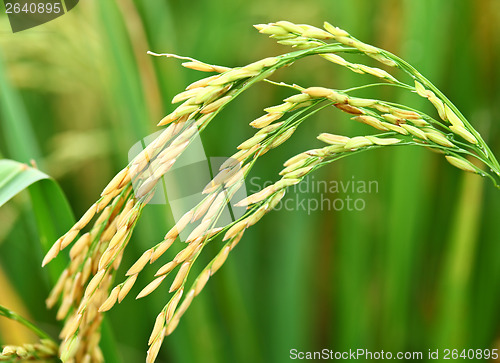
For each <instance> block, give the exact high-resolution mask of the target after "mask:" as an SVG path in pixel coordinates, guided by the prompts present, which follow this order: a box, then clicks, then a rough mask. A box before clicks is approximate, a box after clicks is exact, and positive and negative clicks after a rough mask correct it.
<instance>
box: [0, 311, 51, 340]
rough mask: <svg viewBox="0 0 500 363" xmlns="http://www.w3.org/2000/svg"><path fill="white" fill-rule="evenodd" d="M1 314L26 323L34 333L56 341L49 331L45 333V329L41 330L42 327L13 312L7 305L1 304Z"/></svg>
mask: <svg viewBox="0 0 500 363" xmlns="http://www.w3.org/2000/svg"><path fill="white" fill-rule="evenodd" d="M0 316H3V317H6V318H8V319H11V320H14V321H17V322H18V323H20V324H22V325H24V326H25V327H27V328H28V329H29V330H31V331H32V332H33V333H35V334H36V335H38V336H39V337H40V338H42V339H48V340H50V341H52V342H54V341H53V340H52V338H51V337H50V336H49V335H48V334H47V333H45V332H44V331H43V330H41V329H40V328H38V327H37V326H35V325H34V324H32V323H30V322H29V321H28V320H26V319H25V318H23V317H22V316H21V315H19V314H17V313H15V312H13V311H12V310H9V309H7V308H6V307H4V306H2V305H0ZM54 344H55V342H54Z"/></svg>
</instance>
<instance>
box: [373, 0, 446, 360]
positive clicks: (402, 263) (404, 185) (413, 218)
mask: <svg viewBox="0 0 500 363" xmlns="http://www.w3.org/2000/svg"><path fill="white" fill-rule="evenodd" d="M450 6H451V4H449V3H447V2H436V1H433V0H422V1H411V0H408V1H404V2H403V9H402V11H403V14H402V17H401V18H402V19H404V20H403V21H402V22H401V23H400V24H399V26H400V27H401V28H403V29H404V30H403V32H402V33H401V36H400V37H401V39H400V41H401V40H404V41H405V43H403V48H404V49H403V50H402V51H401V53H402V58H404V59H407V60H408V61H409V62H410V63H412V64H413V65H414V66H415V67H416V68H418V69H419V70H421V72H422V73H423V74H424V75H425V76H427V77H428V78H430V79H432V80H433V81H435V82H436V83H437V84H439V82H440V79H439V75H441V74H442V71H443V68H444V66H445V59H446V57H445V52H446V51H447V48H446V47H443V42H442V38H443V37H445V36H446V19H443V18H442V17H441V15H440V14H445V13H447V11H449V7H450ZM399 102H400V103H401V104H410V105H412V106H415V107H417V108H421V109H427V110H430V108H429V106H428V103H426V102H425V100H418V101H416V102H415V97H413V98H412V97H411V95H410V94H405V95H401V96H400V97H399ZM431 112H434V111H431ZM431 156H432V154H430V153H424V152H422V151H420V150H415V149H408V148H405V149H403V148H402V149H399V150H397V152H394V153H392V155H391V161H390V165H391V169H392V173H391V174H392V176H391V193H390V209H389V213H390V215H389V216H388V217H387V226H389V228H388V231H387V240H386V245H385V259H384V270H385V271H384V278H383V279H384V296H383V304H382V306H383V313H382V327H383V340H382V342H381V343H382V347H384V348H385V349H390V350H393V351H397V350H400V351H402V350H404V349H405V348H406V349H407V348H409V347H412V346H415V345H420V346H425V345H424V344H423V343H422V342H415V339H414V337H413V336H412V335H413V334H412V333H413V332H414V331H413V329H412V315H413V314H412V310H414V309H415V307H416V305H417V303H418V300H415V299H414V298H413V297H414V296H416V295H415V293H416V289H415V283H414V282H415V281H417V280H416V279H417V278H418V270H419V268H420V267H419V265H420V263H423V260H422V256H421V254H420V253H419V252H420V248H419V247H418V246H419V245H420V244H422V243H423V241H422V236H423V235H422V233H420V231H421V229H422V228H423V227H422V224H423V220H424V217H423V216H425V215H426V213H425V211H426V210H428V209H429V207H430V204H429V203H430V194H431V193H432V188H433V186H432V184H430V183H428V182H430V180H428V178H429V175H430V172H429V171H430V170H431V167H430V165H431V160H432V159H431ZM416 336H419V335H418V334H416Z"/></svg>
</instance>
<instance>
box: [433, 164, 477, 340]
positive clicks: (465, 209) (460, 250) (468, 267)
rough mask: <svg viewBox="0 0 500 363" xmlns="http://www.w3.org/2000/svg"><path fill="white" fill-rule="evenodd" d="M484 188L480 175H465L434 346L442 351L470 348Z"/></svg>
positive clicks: (453, 230)
mask: <svg viewBox="0 0 500 363" xmlns="http://www.w3.org/2000/svg"><path fill="white" fill-rule="evenodd" d="M483 188H484V182H483V180H482V179H481V178H479V177H478V176H476V175H471V174H467V175H465V176H464V178H463V182H462V187H461V193H460V199H459V201H458V203H457V205H456V208H455V211H456V212H455V217H454V222H453V226H452V228H451V230H450V240H449V243H448V247H447V251H448V253H447V256H446V260H445V262H444V264H443V273H442V280H441V287H440V289H439V294H438V296H439V305H438V306H439V308H438V310H437V314H436V317H437V320H436V337H435V339H434V344H436V346H437V347H439V348H444V347H454V348H457V349H458V348H462V347H463V348H467V346H466V345H467V343H468V342H467V340H465V339H464V338H466V335H464V334H465V333H466V332H467V331H468V327H467V324H466V321H467V319H466V318H467V314H468V313H469V314H470V313H472V312H469V310H467V307H468V306H467V305H468V297H469V292H470V288H471V286H470V280H471V275H472V273H473V270H474V266H475V256H476V248H477V243H478V238H477V237H478V230H479V226H480V223H481V210H482V203H481V200H482V195H483Z"/></svg>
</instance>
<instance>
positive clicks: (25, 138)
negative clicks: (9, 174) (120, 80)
mask: <svg viewBox="0 0 500 363" xmlns="http://www.w3.org/2000/svg"><path fill="white" fill-rule="evenodd" d="M0 116H1V120H0V121H1V122H0V127H1V129H2V134H3V141H4V142H5V143H6V145H7V149H8V156H9V157H10V158H11V159H15V160H17V161H20V162H24V163H29V162H30V160H36V161H37V163H39V165H40V166H42V165H41V163H42V160H41V155H40V149H39V147H38V142H37V140H36V137H35V132H34V131H33V128H32V127H31V123H30V120H29V117H28V113H27V112H26V109H25V107H24V105H23V101H22V98H21V96H20V94H19V93H18V92H17V90H16V89H15V88H14V87H12V85H11V84H10V82H9V79H8V77H7V69H6V67H5V64H4V61H3V54H2V51H1V49H0Z"/></svg>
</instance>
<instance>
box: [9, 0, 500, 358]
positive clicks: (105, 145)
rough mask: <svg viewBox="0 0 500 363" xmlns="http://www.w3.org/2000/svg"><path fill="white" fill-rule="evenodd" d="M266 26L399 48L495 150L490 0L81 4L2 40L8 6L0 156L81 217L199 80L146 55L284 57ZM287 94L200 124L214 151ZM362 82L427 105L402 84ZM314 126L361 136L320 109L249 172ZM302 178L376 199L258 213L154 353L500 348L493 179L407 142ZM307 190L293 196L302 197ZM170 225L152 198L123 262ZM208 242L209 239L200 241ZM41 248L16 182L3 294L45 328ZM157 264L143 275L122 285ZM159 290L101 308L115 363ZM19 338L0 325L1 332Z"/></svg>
mask: <svg viewBox="0 0 500 363" xmlns="http://www.w3.org/2000/svg"><path fill="white" fill-rule="evenodd" d="M2 13H3V10H2ZM277 20H290V21H293V22H298V23H308V24H312V25H316V26H321V24H322V22H323V21H324V20H327V21H329V22H331V23H333V24H334V25H337V26H339V27H341V28H344V29H347V30H348V31H349V32H350V33H351V34H353V35H354V36H355V37H358V38H359V39H361V40H363V41H366V42H368V43H372V44H374V45H377V46H379V47H382V48H385V49H387V50H389V51H391V52H393V53H396V54H398V55H400V56H401V57H402V58H404V59H406V60H407V61H409V62H410V63H412V64H413V65H414V66H415V67H416V68H417V69H418V70H419V71H421V73H423V74H424V75H425V76H427V77H428V78H429V79H430V80H431V81H432V82H434V83H435V84H436V85H437V86H438V87H439V88H440V89H441V90H442V91H444V93H445V94H446V95H448V96H449V98H450V99H451V100H452V101H453V102H454V103H455V104H456V105H457V106H458V108H459V109H460V110H461V111H462V112H463V113H464V114H465V115H466V116H467V117H468V118H469V120H470V121H471V122H472V124H473V125H474V126H475V127H476V128H477V129H478V130H479V131H480V132H481V134H482V135H483V137H484V138H485V140H486V141H487V142H488V143H489V144H490V146H491V147H492V149H493V151H494V153H496V155H497V156H500V123H499V117H498V115H499V114H500V99H499V97H500V92H499V81H500V78H499V75H500V73H499V68H498V64H499V60H500V1H498V0H418V1H417V0H406V1H405V0H378V1H371V0H349V1H340V0H323V1H286V2H282V1H264V0H254V1H231V0H226V1H224V0H210V1H208V0H203V1H196V2H187V1H154V2H153V1H132V0H120V1H118V0H107V1H95V2H90V1H82V2H80V4H79V5H78V6H77V7H76V8H75V9H74V10H72V11H71V12H70V13H68V14H67V15H64V16H62V17H61V18H58V19H56V20H54V21H52V22H50V23H47V24H45V25H42V26H39V27H37V28H33V29H31V30H26V31H23V32H21V33H16V34H12V33H11V31H10V26H9V24H8V22H7V18H6V16H5V14H3V15H2V16H1V17H0V154H1V156H2V157H4V158H11V159H15V160H18V161H22V162H29V161H30V160H31V159H33V160H35V161H36V163H37V165H38V167H39V168H40V169H41V170H42V171H44V172H46V173H48V174H49V175H51V176H53V177H54V178H56V180H57V181H58V182H59V183H60V184H61V185H62V187H63V190H64V191H65V193H66V195H67V197H68V199H69V201H70V204H71V206H72V208H73V210H74V213H75V215H76V216H80V215H81V214H82V213H83V212H84V211H85V210H86V208H87V207H88V206H90V205H91V204H92V203H93V202H94V201H95V200H96V199H97V197H98V195H99V193H100V191H101V190H102V188H103V187H104V186H105V185H106V183H107V181H108V180H109V179H110V178H111V177H112V176H113V175H114V173H116V172H117V171H119V170H120V169H121V168H122V167H123V166H124V165H126V163H127V152H128V149H129V148H130V147H131V146H132V145H133V144H134V143H135V142H137V141H138V140H140V139H141V138H143V137H145V136H147V135H149V134H151V133H153V132H155V131H157V130H158V128H157V127H156V126H155V125H156V123H157V122H158V121H159V120H160V119H161V118H162V117H163V116H164V115H166V114H167V113H168V112H170V111H172V110H173V108H174V106H173V105H171V103H170V100H171V98H172V97H173V96H174V95H175V94H176V93H178V92H180V91H182V90H183V89H184V87H185V86H186V85H187V84H189V83H191V82H192V81H194V80H196V79H198V78H201V77H203V76H204V75H203V74H201V73H199V72H196V71H192V70H187V69H184V68H182V67H181V66H180V62H178V61H176V60H167V59H165V58H154V57H151V56H148V55H146V51H147V50H152V51H156V52H169V53H177V54H182V55H187V56H191V57H194V58H197V59H201V60H204V61H206V62H209V63H214V64H221V65H226V66H230V67H232V66H239V65H244V64H247V63H250V62H252V61H255V60H258V59H260V58H263V57H267V56H272V55H277V54H281V53H285V52H288V51H289V48H287V47H285V46H280V45H277V44H276V43H275V42H274V41H273V40H269V39H267V37H266V36H263V35H260V34H258V32H257V31H256V30H255V29H253V28H252V24H257V23H267V22H271V21H277ZM370 64H374V63H371V62H370ZM273 79H277V80H283V81H286V82H289V83H294V82H295V83H298V84H300V85H302V86H313V85H318V86H326V87H331V88H345V87H351V86H357V85H362V84H364V83H365V82H366V81H367V80H370V81H372V79H368V78H366V77H363V76H360V75H357V74H353V73H349V71H346V70H344V69H341V68H340V67H338V66H335V65H333V64H329V63H328V62H325V61H322V60H320V59H318V60H316V59H308V60H304V61H301V62H300V63H298V64H296V65H294V66H292V67H290V68H287V69H284V70H280V71H279V72H277V73H276V74H275V75H274V76H273ZM290 94H291V93H290V92H289V91H287V90H286V89H279V88H277V87H274V86H271V85H268V84H260V85H257V86H256V87H253V89H251V90H250V91H249V92H246V93H245V94H244V95H242V97H240V98H239V99H238V100H237V101H236V102H234V103H232V104H231V106H230V107H228V108H227V109H226V110H225V111H224V112H223V113H221V115H220V117H219V118H218V119H216V120H215V121H214V122H213V123H212V124H211V125H210V126H209V127H208V129H207V130H206V132H204V133H203V135H202V138H203V142H204V145H205V148H206V150H207V153H208V155H209V156H230V155H232V154H233V153H234V150H235V147H236V146H237V145H238V144H239V143H241V142H242V141H243V140H244V139H246V138H248V137H250V136H251V135H252V134H253V131H252V129H251V128H250V127H249V126H248V123H249V122H250V121H251V120H253V119H254V118H256V117H258V116H260V115H261V114H262V109H263V108H265V107H267V106H271V105H275V104H279V103H280V102H281V100H282V99H283V98H284V97H286V96H288V95H290ZM359 94H360V95H363V96H369V97H381V98H383V99H388V100H396V101H399V102H410V103H411V105H412V106H416V107H420V108H421V109H423V110H425V111H427V112H429V113H432V112H433V110H432V108H431V107H430V106H429V105H428V104H427V103H425V102H424V101H420V100H417V99H415V98H414V97H408V95H406V94H403V92H402V91H400V90H396V91H395V90H394V89H390V88H383V89H379V90H377V89H372V90H371V91H370V92H364V93H363V92H362V93H359ZM320 132H332V133H339V134H345V135H349V136H355V135H363V134H368V133H373V131H372V130H371V129H370V128H369V127H368V126H365V125H361V124H354V123H353V121H350V120H349V119H348V117H346V116H345V115H343V114H342V113H340V112H339V111H336V110H326V111H324V112H322V113H320V114H319V115H317V116H315V117H314V118H311V119H309V120H308V121H307V123H306V124H304V125H303V127H302V128H301V129H299V131H298V132H296V134H295V135H294V136H293V138H292V139H291V141H289V142H288V143H286V144H284V145H283V146H282V147H280V148H279V149H277V150H275V151H273V152H270V153H269V154H266V155H265V156H264V157H263V158H262V160H261V162H260V165H258V167H257V168H256V169H255V170H254V172H253V173H252V176H254V177H259V178H260V179H257V178H255V179H253V180H254V183H264V182H265V181H267V180H276V179H277V172H279V171H280V170H281V168H280V166H281V163H282V162H283V161H285V160H286V159H287V158H288V157H290V156H292V155H294V154H297V153H299V152H301V151H304V150H307V149H310V148H312V147H318V146H320V145H321V143H320V142H319V141H317V140H316V139H315V137H316V135H317V134H319V133H320ZM314 178H315V179H314V180H315V181H318V180H326V181H331V180H334V181H339V182H340V181H343V182H344V183H345V182H348V181H349V180H353V178H354V180H358V181H376V182H377V183H378V192H373V193H369V194H358V193H352V191H348V192H346V193H343V192H340V193H329V194H328V195H327V196H326V197H328V198H330V199H343V200H345V199H346V198H347V197H350V198H353V199H358V198H361V199H363V200H364V202H365V208H364V209H363V210H362V211H348V210H343V211H335V210H316V211H312V212H311V213H308V212H307V211H304V210H301V208H298V210H294V211H286V210H281V211H278V212H273V213H271V214H269V215H267V216H266V217H265V218H264V219H263V220H262V221H261V222H260V223H259V224H257V225H256V226H254V227H252V228H251V229H250V230H249V231H248V232H247V233H246V234H245V237H244V238H243V240H242V242H241V243H240V245H239V246H238V248H237V249H236V250H235V251H234V253H232V255H231V256H230V258H229V259H228V262H227V263H226V265H225V266H224V267H223V268H222V269H221V270H220V272H219V273H218V274H217V275H216V276H215V277H214V278H213V279H212V280H211V281H210V283H209V284H208V285H207V287H206V290H205V291H204V292H203V293H202V294H201V295H200V296H199V297H198V298H197V299H195V301H194V303H193V304H192V307H191V308H190V309H189V311H188V312H187V314H186V315H185V316H184V317H183V319H182V321H181V324H180V325H179V327H178V329H177V330H176V331H175V333H174V334H173V335H172V336H170V337H168V338H167V339H166V340H165V343H164V346H163V348H162V351H161V353H160V356H159V358H158V362H176V363H177V362H179V363H183V362H189V363H192V362H203V363H207V362H214V363H215V362H241V363H245V362H286V361H289V360H290V359H289V355H290V354H289V351H290V349H293V348H295V349H298V350H302V351H313V350H320V349H322V348H330V349H333V350H335V351H343V350H349V349H358V348H362V349H368V350H371V351H380V350H382V349H383V350H384V351H392V352H397V351H422V352H427V350H428V349H432V350H435V349H438V348H439V349H441V350H443V349H445V348H449V349H459V350H461V349H464V348H467V349H468V348H474V349H477V348H481V349H484V348H497V347H499V346H500V341H499V337H500V314H499V312H500V309H499V308H498V306H499V300H500V264H499V263H498V259H499V257H500V243H499V242H500V237H499V235H500V230H499V229H498V228H499V225H498V221H499V217H500V191H499V190H495V189H494V187H493V186H492V185H491V183H490V182H489V181H488V180H486V179H485V180H482V179H480V178H479V177H476V176H473V175H470V176H469V175H465V174H464V173H463V172H460V171H459V170H457V169H455V168H453V167H452V166H450V165H448V164H447V163H446V162H445V160H444V159H443V158H442V157H441V156H439V155H437V154H433V153H430V152H428V151H427V150H424V149H417V148H413V149H412V148H408V149H404V148H388V149H387V150H379V151H375V152H371V153H362V154H360V155H357V156H354V157H352V158H346V159H343V160H341V161H339V162H336V163H334V164H332V165H331V166H329V167H327V168H323V169H322V170H321V171H320V172H319V173H317V174H316V175H315V177H314ZM249 191H250V192H255V191H256V187H255V186H254V185H250V186H249ZM319 197H320V196H319V195H318V194H317V193H314V192H310V193H299V194H298V195H296V196H295V195H292V196H291V198H299V200H301V199H306V203H307V201H309V200H317V199H318V198H319ZM170 223H171V220H170V217H169V213H168V211H166V210H165V208H164V207H158V206H152V207H149V209H148V210H147V211H146V213H145V215H144V217H143V218H142V220H141V222H140V224H139V227H138V230H137V232H136V234H135V236H134V239H133V243H132V244H131V245H130V247H129V250H128V253H127V255H126V258H125V260H124V263H123V264H122V265H123V268H122V271H123V272H124V271H126V269H127V268H128V267H129V266H130V264H131V263H132V261H134V260H135V258H137V257H139V256H140V254H141V253H142V251H144V250H145V249H146V248H148V247H150V246H152V245H153V244H155V243H156V242H157V241H159V240H160V239H161V238H162V236H163V235H164V233H165V232H166V231H167V230H168V228H169V225H171V224H170ZM221 245H222V244H221V242H220V241H218V242H215V243H213V246H211V248H210V249H209V250H210V252H211V253H212V254H213V253H215V252H216V251H217V248H218V247H220V246H221ZM39 246H40V243H39V236H38V231H37V227H36V225H35V222H34V219H33V212H32V206H31V204H30V199H29V195H28V194H26V195H23V194H22V195H20V196H18V197H16V198H15V199H14V200H12V201H11V202H9V203H8V204H7V205H5V206H4V207H2V208H1V209H0V304H4V305H7V306H8V307H9V308H12V309H13V310H16V311H18V312H20V313H23V314H25V315H26V316H27V317H29V318H31V319H32V320H33V321H36V322H37V323H38V324H40V326H42V327H44V328H45V329H46V330H48V331H50V332H51V333H53V334H54V335H56V334H57V330H58V326H57V323H55V320H54V315H55V313H54V312H53V311H52V312H50V313H47V312H46V310H45V308H44V305H43V301H44V299H45V298H46V296H47V294H48V291H49V289H50V284H49V282H48V281H49V279H48V277H47V275H46V274H47V272H46V271H44V270H42V269H41V268H40V264H41V258H42V252H41V249H40V247H39ZM174 253H175V252H172V254H171V255H169V256H170V257H171V256H173V255H174ZM167 259H168V257H167ZM158 266H159V265H158ZM154 271H155V270H154V268H151V269H148V270H146V272H145V273H143V274H142V275H141V276H142V280H141V277H140V280H139V282H138V283H137V284H136V286H135V288H134V290H133V293H135V294H136V293H137V292H138V291H139V290H140V289H141V288H142V287H143V286H145V285H146V284H147V283H148V282H149V281H150V279H151V277H152V275H153V272H154ZM119 276H120V275H119ZM121 276H123V274H122V275H121ZM118 280H119V281H121V280H122V278H121V277H118ZM166 286H168V285H165V288H164V289H162V291H157V292H155V293H154V294H153V295H151V296H150V297H148V298H146V299H143V300H141V301H135V300H134V299H133V297H132V296H131V297H130V298H128V299H126V300H125V301H124V302H123V303H122V304H121V305H119V306H117V307H115V308H114V309H113V310H112V311H111V312H110V313H109V314H108V317H109V319H108V320H109V323H110V326H111V329H112V332H113V336H114V340H115V342H116V345H117V347H118V350H119V355H120V361H122V362H140V361H143V359H144V357H145V351H146V349H147V339H148V337H149V334H150V331H151V329H152V326H153V323H154V319H155V316H156V315H157V314H158V312H159V311H160V309H161V307H162V306H163V305H164V303H165V302H166V298H167V296H168V294H167V291H165V290H166V288H167V287H166ZM30 339H32V337H30V336H29V335H28V334H27V333H26V331H24V330H23V329H20V328H18V327H17V326H16V325H10V324H7V323H6V322H5V321H3V320H2V321H0V343H1V344H7V343H23V342H25V341H26V340H30Z"/></svg>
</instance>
